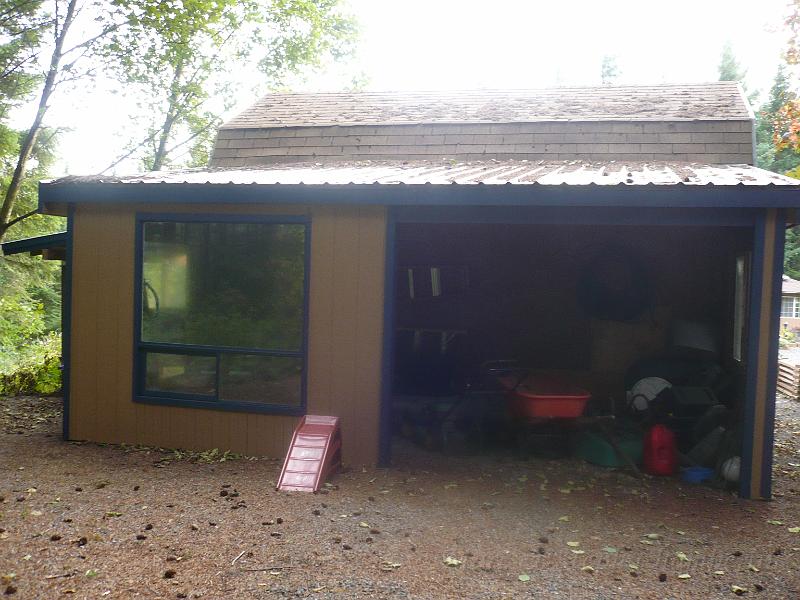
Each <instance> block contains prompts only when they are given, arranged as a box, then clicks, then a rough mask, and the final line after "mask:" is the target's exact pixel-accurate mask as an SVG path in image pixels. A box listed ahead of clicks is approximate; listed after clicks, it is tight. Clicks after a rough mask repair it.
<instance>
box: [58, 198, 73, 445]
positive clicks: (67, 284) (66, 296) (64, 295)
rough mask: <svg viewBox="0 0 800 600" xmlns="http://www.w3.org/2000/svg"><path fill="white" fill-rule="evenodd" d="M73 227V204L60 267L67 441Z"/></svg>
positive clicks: (63, 430) (63, 427) (63, 423)
mask: <svg viewBox="0 0 800 600" xmlns="http://www.w3.org/2000/svg"><path fill="white" fill-rule="evenodd" d="M74 229H75V205H74V204H70V205H69V206H68V208H67V239H66V248H65V252H64V263H63V266H62V268H61V365H62V370H61V389H62V392H61V393H62V403H63V409H62V412H61V437H62V439H63V440H64V441H68V440H69V439H70V437H69V399H70V390H69V386H70V364H71V362H72V361H71V360H70V353H71V352H72V346H71V344H70V338H71V334H72V260H73V252H72V244H73V231H74Z"/></svg>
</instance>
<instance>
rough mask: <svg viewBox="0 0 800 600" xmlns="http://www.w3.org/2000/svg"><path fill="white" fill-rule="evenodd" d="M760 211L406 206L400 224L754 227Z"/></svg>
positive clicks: (400, 212)
mask: <svg viewBox="0 0 800 600" xmlns="http://www.w3.org/2000/svg"><path fill="white" fill-rule="evenodd" d="M759 213H760V211H759V210H755V209H727V210H719V209H713V208H693V209H678V208H652V207H650V208H639V209H636V210H631V209H630V208H620V207H605V208H603V207H599V208H598V207H591V208H578V207H574V206H558V207H551V206H517V207H502V206H500V207H498V206H402V207H396V208H394V214H395V222H397V223H480V224H490V223H491V224H520V225H522V224H525V225H670V226H676V225H682V226H692V227H704V226H705V227H709V226H714V227H752V225H753V223H754V222H755V220H756V217H757V215H758V214H759Z"/></svg>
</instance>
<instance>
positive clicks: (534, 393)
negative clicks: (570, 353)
mask: <svg viewBox="0 0 800 600" xmlns="http://www.w3.org/2000/svg"><path fill="white" fill-rule="evenodd" d="M500 382H501V384H502V385H503V386H505V387H506V388H507V389H508V390H509V410H510V412H511V414H512V416H514V417H518V418H523V419H533V418H561V419H570V418H576V417H580V416H581V415H582V414H583V411H584V409H585V408H586V402H588V400H589V398H591V396H592V395H591V394H590V393H589V392H587V391H586V390H585V389H583V388H581V387H578V386H577V385H574V384H573V383H570V382H569V381H564V380H562V379H557V378H548V377H541V376H532V377H529V378H527V379H525V380H524V381H522V382H521V383H519V384H518V385H515V383H516V382H515V381H513V378H502V379H501V381H500Z"/></svg>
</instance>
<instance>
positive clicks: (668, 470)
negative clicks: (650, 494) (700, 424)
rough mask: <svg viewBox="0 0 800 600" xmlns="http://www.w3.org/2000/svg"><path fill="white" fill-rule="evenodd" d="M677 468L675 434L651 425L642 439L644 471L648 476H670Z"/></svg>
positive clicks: (660, 426)
mask: <svg viewBox="0 0 800 600" xmlns="http://www.w3.org/2000/svg"><path fill="white" fill-rule="evenodd" d="M677 467H678V453H677V449H676V447H675V434H674V433H672V431H670V430H669V429H667V428H666V427H664V426H663V425H653V426H652V427H651V428H650V430H649V431H648V432H647V435H645V438H644V470H645V471H646V472H647V473H650V475H672V474H673V473H675V470H676V469H677Z"/></svg>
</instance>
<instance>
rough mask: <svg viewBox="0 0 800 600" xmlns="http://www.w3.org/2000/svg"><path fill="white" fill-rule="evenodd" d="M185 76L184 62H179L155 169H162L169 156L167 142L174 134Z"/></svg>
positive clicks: (157, 151) (154, 162) (162, 128)
mask: <svg viewBox="0 0 800 600" xmlns="http://www.w3.org/2000/svg"><path fill="white" fill-rule="evenodd" d="M182 77H183V63H182V62H180V63H178V66H177V67H175V75H174V77H173V78H172V85H171V86H170V87H171V89H170V93H169V105H168V106H167V116H166V117H165V119H164V124H163V125H162V126H161V132H160V134H159V138H158V149H157V150H156V154H155V156H154V157H153V168H152V170H153V171H160V170H161V167H162V166H164V160H165V159H166V158H167V142H169V137H170V135H171V134H172V126H173V125H175V119H176V117H177V113H178V106H177V104H178V96H179V95H180V90H181V78H182Z"/></svg>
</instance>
